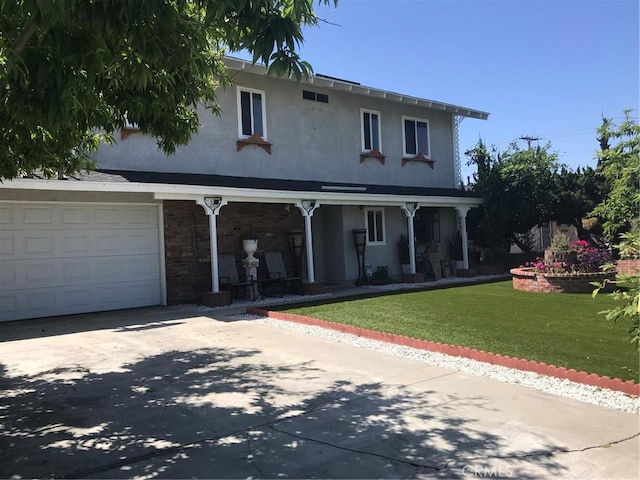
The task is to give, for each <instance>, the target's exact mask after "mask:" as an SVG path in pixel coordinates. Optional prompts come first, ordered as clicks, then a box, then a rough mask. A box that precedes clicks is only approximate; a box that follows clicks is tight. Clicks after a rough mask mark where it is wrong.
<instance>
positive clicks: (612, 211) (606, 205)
mask: <svg viewBox="0 0 640 480" xmlns="http://www.w3.org/2000/svg"><path fill="white" fill-rule="evenodd" d="M598 133H599V135H600V138H601V139H605V141H603V142H601V150H600V151H599V152H598V158H599V161H600V170H601V173H602V175H603V176H604V178H605V179H606V182H607V187H608V189H609V190H608V193H607V195H606V198H605V199H604V200H603V201H602V202H601V203H599V204H598V205H596V206H595V208H594V209H593V212H592V214H593V215H595V216H597V217H599V218H601V219H602V220H603V228H604V234H605V237H606V238H607V240H609V241H613V240H616V239H617V238H618V236H619V234H620V233H623V232H626V231H628V230H629V229H630V228H631V223H632V221H633V219H634V218H636V217H638V215H639V213H640V125H638V123H637V122H636V121H635V120H633V119H632V118H631V111H630V110H626V111H625V112H624V121H623V122H622V123H621V124H620V125H615V124H614V123H613V121H612V120H611V119H609V118H604V119H603V123H602V125H601V127H600V129H599V130H598ZM610 142H612V143H613V144H612V145H611V144H610Z"/></svg>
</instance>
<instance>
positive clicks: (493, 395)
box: [0, 307, 640, 479]
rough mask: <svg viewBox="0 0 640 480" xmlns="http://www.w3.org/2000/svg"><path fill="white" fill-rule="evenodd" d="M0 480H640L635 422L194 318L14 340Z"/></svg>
mask: <svg viewBox="0 0 640 480" xmlns="http://www.w3.org/2000/svg"><path fill="white" fill-rule="evenodd" d="M0 339H2V342H1V343H0V383H1V388H2V391H3V395H2V398H1V399H0V425H1V430H0V478H10V477H13V478H34V477H38V478H43V477H55V478H131V477H136V478H249V477H251V478H312V477H314V478H469V477H471V478H473V477H476V478H477V477H481V478H486V477H492V478H575V479H578V478H579V479H585V478H616V479H618V478H638V475H639V471H638V468H639V453H638V452H639V450H640V440H639V437H638V432H639V430H640V427H639V425H638V417H637V416H636V415H633V414H630V413H624V412H620V411H615V410H608V409H603V408H599V407H594V406H591V405H588V404H584V403H581V402H578V401H573V400H570V399H566V398H561V397H556V396H553V395H549V394H545V393H541V392H538V391H534V390H529V389H526V388H523V387H520V386H518V385H511V384H503V383H499V382H494V381H491V380H488V379H486V378H481V377H472V376H468V375H465V374H463V373H459V372H455V371H452V370H446V369H442V368H437V367H431V366H428V365H425V364H421V363H416V362H412V361H409V360H405V359H400V358H396V357H393V356H390V355H385V354H383V353H379V352H374V351H370V350H365V349H359V348H356V347H353V346H348V345H344V344H340V343H336V342H332V341H329V340H327V339H322V338H316V337H310V336H305V335H302V334H298V333H294V332H289V331H285V330H281V329H277V328H274V327H270V326H267V325H264V324H261V323H259V322H256V321H250V320H237V319H234V318H233V317H223V316H222V315H219V314H218V313H216V312H213V313H212V312H202V311H198V310H196V309H194V310H188V309H186V308H185V307H181V308H148V309H139V310H128V311H120V312H113V313H104V314H92V315H80V316H73V317H63V318H56V319H42V320H34V321H25V322H13V323H4V324H0Z"/></svg>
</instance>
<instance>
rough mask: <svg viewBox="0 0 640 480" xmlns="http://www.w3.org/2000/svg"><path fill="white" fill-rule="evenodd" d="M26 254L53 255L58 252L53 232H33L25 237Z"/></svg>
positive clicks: (23, 242)
mask: <svg viewBox="0 0 640 480" xmlns="http://www.w3.org/2000/svg"><path fill="white" fill-rule="evenodd" d="M22 244H23V245H24V254H25V255H28V256H31V255H43V256H46V257H51V256H53V255H55V254H56V249H55V239H54V238H53V235H52V234H41V235H37V234H34V233H31V234H30V235H27V236H25V237H24V238H23V240H22Z"/></svg>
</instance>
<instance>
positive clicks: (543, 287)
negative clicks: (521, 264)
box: [510, 268, 615, 293]
mask: <svg viewBox="0 0 640 480" xmlns="http://www.w3.org/2000/svg"><path fill="white" fill-rule="evenodd" d="M510 272H511V275H513V288H515V289H516V290H522V291H523V292H534V293H591V292H592V291H593V289H594V288H595V287H594V286H593V285H590V282H602V281H604V280H605V279H608V280H613V279H615V274H613V273H580V274H570V275H566V274H553V273H546V274H542V273H537V272H532V271H530V270H524V269H521V268H513V269H511V270H510Z"/></svg>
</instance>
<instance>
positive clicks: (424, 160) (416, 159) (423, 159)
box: [402, 152, 434, 168]
mask: <svg viewBox="0 0 640 480" xmlns="http://www.w3.org/2000/svg"><path fill="white" fill-rule="evenodd" d="M407 162H422V163H426V164H427V165H429V167H431V168H433V163H434V161H433V160H429V159H428V158H427V157H425V156H424V154H423V153H422V152H418V154H417V155H416V156H415V157H403V158H402V166H403V167H404V166H405V165H406V164H407Z"/></svg>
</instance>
